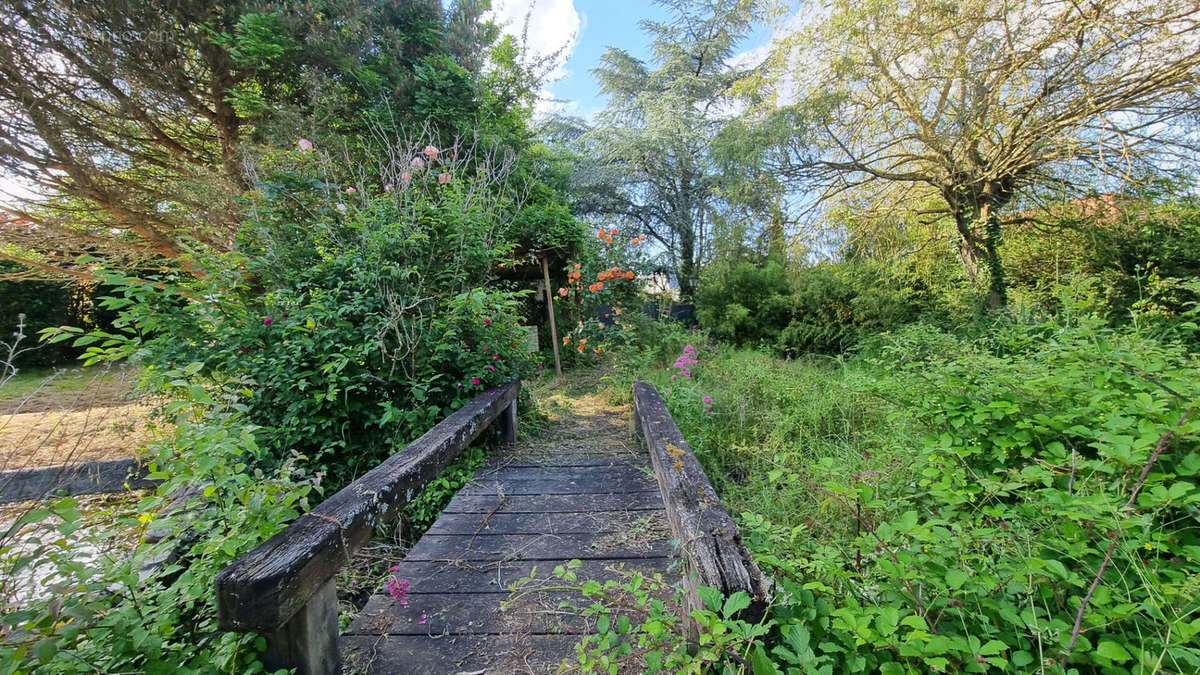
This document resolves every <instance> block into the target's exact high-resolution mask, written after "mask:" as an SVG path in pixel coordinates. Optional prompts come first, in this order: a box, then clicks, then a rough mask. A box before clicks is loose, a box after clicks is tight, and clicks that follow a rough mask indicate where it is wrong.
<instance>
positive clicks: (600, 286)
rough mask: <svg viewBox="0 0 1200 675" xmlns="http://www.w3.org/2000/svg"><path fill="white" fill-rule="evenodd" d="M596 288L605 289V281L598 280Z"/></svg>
mask: <svg viewBox="0 0 1200 675" xmlns="http://www.w3.org/2000/svg"><path fill="white" fill-rule="evenodd" d="M596 290H598V291H602V290H604V282H603V281H597V282H596Z"/></svg>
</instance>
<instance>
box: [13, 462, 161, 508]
mask: <svg viewBox="0 0 1200 675" xmlns="http://www.w3.org/2000/svg"><path fill="white" fill-rule="evenodd" d="M146 472H147V469H146V467H145V466H143V465H141V464H140V463H139V462H138V461H137V460H136V459H133V458H130V459H109V460H102V461H97V462H80V463H78V464H64V465H59V466H42V467H36V468H32V469H15V470H12V471H0V504H7V503H10V502H23V501H27V500H31V499H43V498H45V497H50V496H53V495H57V494H66V495H86V494H98V493H102V492H121V491H123V490H127V489H128V490H143V489H146V488H152V487H154V486H155V485H158V483H159V481H156V480H149V479H147V478H146V477H145V476H146Z"/></svg>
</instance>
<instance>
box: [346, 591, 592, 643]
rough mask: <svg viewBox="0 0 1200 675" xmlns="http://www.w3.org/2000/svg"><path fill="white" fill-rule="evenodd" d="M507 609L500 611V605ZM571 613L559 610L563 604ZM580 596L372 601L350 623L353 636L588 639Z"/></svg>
mask: <svg viewBox="0 0 1200 675" xmlns="http://www.w3.org/2000/svg"><path fill="white" fill-rule="evenodd" d="M505 601H507V602H508V604H507V606H505V607H504V608H503V609H501V603H503V602H505ZM564 602H565V603H568V604H569V605H571V606H570V607H565V608H564V607H560V605H561V604H562V603H564ZM592 602H593V600H591V599H589V598H587V597H586V596H584V595H583V594H582V593H571V592H553V593H548V592H541V591H530V592H529V593H524V594H520V595H514V596H510V595H508V594H506V593H492V594H477V593H421V594H416V593H414V594H410V595H409V596H408V597H407V598H405V602H404V604H401V603H399V602H397V601H396V600H395V599H393V598H392V597H391V596H383V595H376V596H372V597H371V599H370V601H368V602H367V605H366V606H365V607H363V609H362V611H360V612H359V613H358V615H357V616H356V617H355V618H354V621H353V622H352V623H351V624H350V628H349V629H347V631H346V633H347V634H351V635H381V634H382V635H470V634H485V635H486V634H493V635H499V634H505V633H514V632H517V631H522V632H529V633H576V634H578V633H586V632H591V630H592V629H593V628H594V624H593V621H594V619H595V617H585V616H582V615H581V613H580V612H579V611H578V610H577V609H575V608H577V607H580V606H588V605H591V604H592Z"/></svg>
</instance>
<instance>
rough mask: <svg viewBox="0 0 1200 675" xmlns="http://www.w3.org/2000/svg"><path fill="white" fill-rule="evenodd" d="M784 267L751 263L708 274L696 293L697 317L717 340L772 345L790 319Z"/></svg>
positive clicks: (777, 264) (776, 264) (789, 290)
mask: <svg viewBox="0 0 1200 675" xmlns="http://www.w3.org/2000/svg"><path fill="white" fill-rule="evenodd" d="M790 292H791V287H790V285H789V284H788V280H787V277H786V275H785V273H784V269H783V266H782V265H780V264H779V263H777V262H774V261H772V262H768V263H766V264H765V265H763V266H761V267H759V266H756V265H753V264H751V263H748V262H741V263H738V264H736V265H734V266H733V268H732V269H730V270H728V271H727V272H726V273H720V272H713V273H710V274H706V275H705V277H704V278H703V279H702V282H701V284H700V287H699V289H697V291H696V317H697V319H698V320H699V321H700V324H701V325H703V326H704V327H706V328H708V329H709V330H711V331H712V334H713V336H715V337H717V338H718V339H721V340H724V341H727V342H731V343H733V344H737V345H743V346H745V345H751V346H752V345H758V344H773V343H774V342H775V341H776V340H777V339H778V338H779V333H780V331H782V330H783V328H784V326H787V325H788V321H789V319H790V318H791V307H790V305H791V303H790V302H789V300H788V296H789V294H790Z"/></svg>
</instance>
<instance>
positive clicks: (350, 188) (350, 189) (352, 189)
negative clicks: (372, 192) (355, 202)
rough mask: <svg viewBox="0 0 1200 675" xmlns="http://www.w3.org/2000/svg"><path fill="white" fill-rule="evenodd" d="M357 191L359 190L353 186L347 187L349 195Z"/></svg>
mask: <svg viewBox="0 0 1200 675" xmlns="http://www.w3.org/2000/svg"><path fill="white" fill-rule="evenodd" d="M355 192H358V190H356V189H355V188H354V187H353V186H351V187H348V188H346V194H348V195H352V194H354V193H355Z"/></svg>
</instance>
